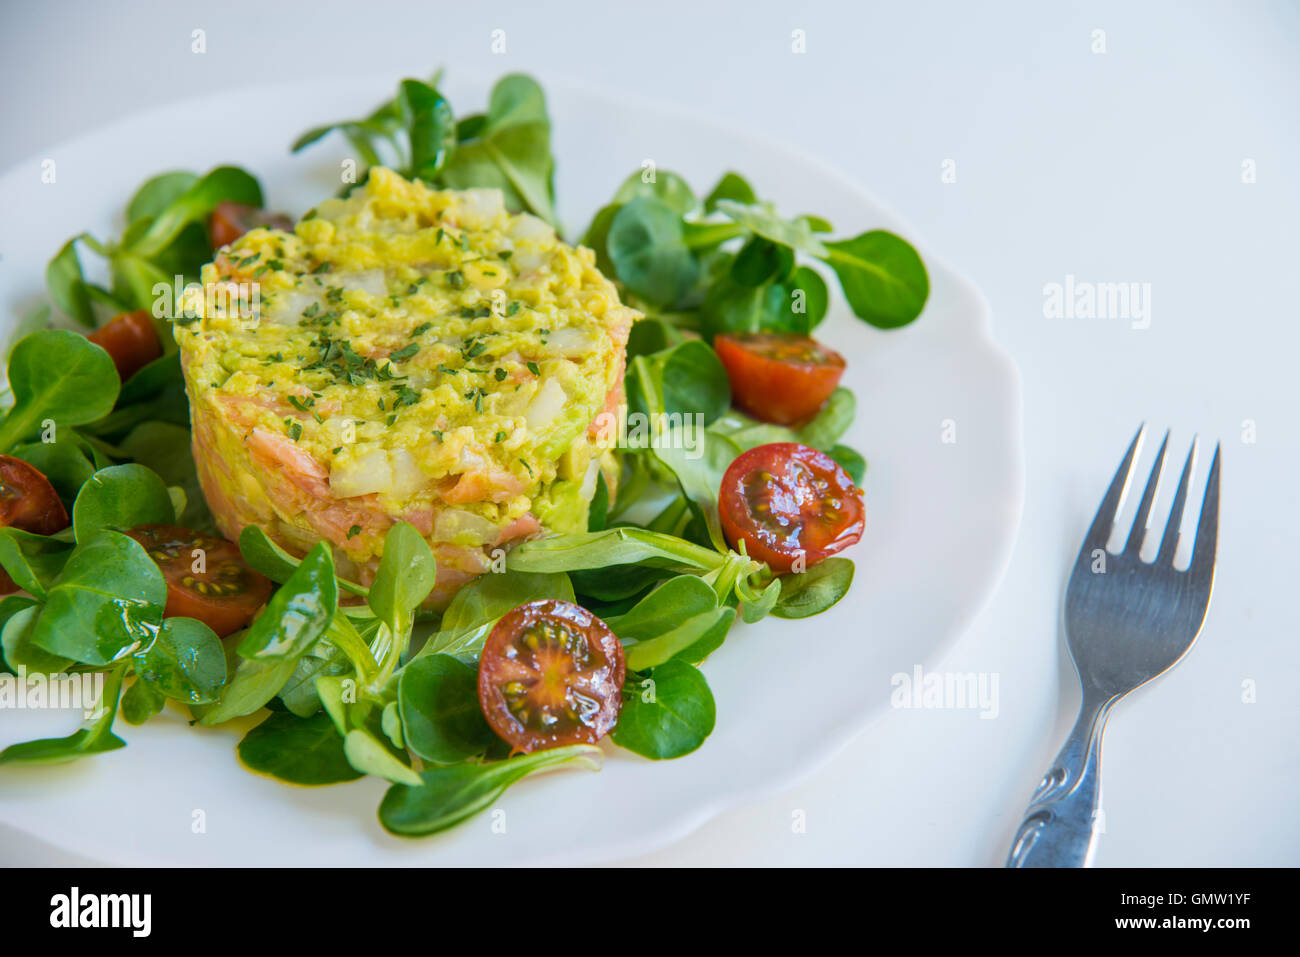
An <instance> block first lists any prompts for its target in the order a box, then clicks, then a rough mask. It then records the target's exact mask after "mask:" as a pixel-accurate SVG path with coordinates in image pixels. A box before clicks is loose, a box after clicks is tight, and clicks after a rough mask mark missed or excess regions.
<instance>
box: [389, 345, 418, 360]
mask: <svg viewBox="0 0 1300 957" xmlns="http://www.w3.org/2000/svg"><path fill="white" fill-rule="evenodd" d="M419 351H420V345H419V343H417V342H412V343H411V344H410V345H407V346H402V348H400V349H398V350H397V351H396V352H394V353H392V354H391V355H390V356H389V357H388V358H389V359H392V360H393V361H394V362H400V361H401V360H403V359H409V358H411V356H413V355H415V354H416V353H417V352H419Z"/></svg>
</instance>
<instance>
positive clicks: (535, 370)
mask: <svg viewBox="0 0 1300 957" xmlns="http://www.w3.org/2000/svg"><path fill="white" fill-rule="evenodd" d="M527 366H528V371H529V372H531V373H532V374H533V375H535V376H540V375H541V374H542V367H541V366H539V365H538V364H537V363H536V362H533V361H532V360H531V359H530V360H529V361H528V363H527Z"/></svg>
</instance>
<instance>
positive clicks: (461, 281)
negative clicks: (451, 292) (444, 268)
mask: <svg viewBox="0 0 1300 957" xmlns="http://www.w3.org/2000/svg"><path fill="white" fill-rule="evenodd" d="M447 285H449V286H451V288H452V289H464V288H465V274H464V273H463V272H461V271H460V270H459V269H453V270H452V271H451V272H449V273H447Z"/></svg>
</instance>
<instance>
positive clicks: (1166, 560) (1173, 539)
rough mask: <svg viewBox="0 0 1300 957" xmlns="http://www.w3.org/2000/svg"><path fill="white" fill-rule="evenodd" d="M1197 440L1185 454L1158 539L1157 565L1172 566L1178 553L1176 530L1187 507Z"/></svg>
mask: <svg viewBox="0 0 1300 957" xmlns="http://www.w3.org/2000/svg"><path fill="white" fill-rule="evenodd" d="M1196 446H1197V439H1196V438H1195V437H1193V439H1192V447H1191V448H1190V449H1189V450H1188V452H1187V461H1186V462H1184V463H1183V477H1182V478H1180V479H1179V480H1178V491H1177V492H1175V493H1174V504H1173V505H1172V506H1170V508H1169V519H1168V521H1167V522H1166V523H1165V534H1164V537H1163V538H1161V539H1160V551H1159V553H1157V555H1156V564H1157V565H1172V564H1173V563H1174V553H1175V552H1177V551H1178V529H1179V528H1180V527H1181V526H1182V524H1183V509H1184V507H1186V505H1187V483H1188V482H1190V481H1191V478H1192V468H1193V467H1194V466H1195V463H1196Z"/></svg>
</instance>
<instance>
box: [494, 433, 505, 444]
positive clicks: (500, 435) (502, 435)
mask: <svg viewBox="0 0 1300 957" xmlns="http://www.w3.org/2000/svg"><path fill="white" fill-rule="evenodd" d="M505 440H506V434H505V433H504V432H498V433H497V434H496V438H494V439H493V440H492V441H493V442H504V441H505Z"/></svg>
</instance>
